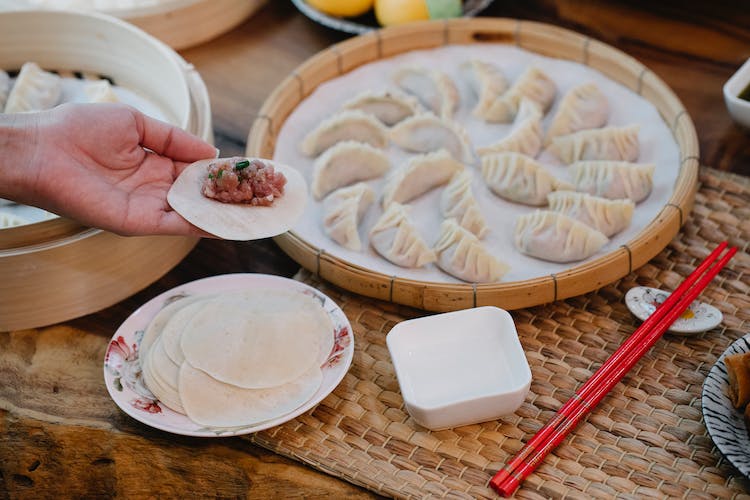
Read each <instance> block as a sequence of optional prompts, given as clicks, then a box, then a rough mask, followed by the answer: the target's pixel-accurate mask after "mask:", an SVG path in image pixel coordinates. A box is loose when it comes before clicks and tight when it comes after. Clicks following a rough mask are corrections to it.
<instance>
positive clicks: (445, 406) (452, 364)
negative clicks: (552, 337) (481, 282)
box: [386, 306, 531, 429]
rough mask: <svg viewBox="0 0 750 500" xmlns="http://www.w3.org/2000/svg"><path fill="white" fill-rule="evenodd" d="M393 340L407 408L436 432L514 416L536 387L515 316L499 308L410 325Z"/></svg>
mask: <svg viewBox="0 0 750 500" xmlns="http://www.w3.org/2000/svg"><path fill="white" fill-rule="evenodd" d="M386 343H387V345H388V351H389V352H390V354H391V359H392V360H393V365H394V367H395V369H396V376H397V377H398V382H399V385H400V386H401V394H402V395H403V398H404V403H405V405H406V409H407V411H408V412H409V414H410V415H411V416H412V417H413V418H414V420H416V421H417V422H418V423H419V424H421V425H423V426H424V427H427V428H429V429H446V428H450V427H457V426H460V425H468V424H473V423H478V422H485V421H487V420H494V419H496V418H498V417H500V416H502V415H507V414H509V413H513V412H514V411H516V409H518V407H519V406H521V403H523V400H524V398H525V397H526V394H527V393H528V390H529V387H530V385H531V369H530V368H529V364H528V362H527V361H526V355H525V353H524V351H523V347H522V346H521V342H520V341H519V340H518V333H517V332H516V326H515V324H514V323H513V318H511V316H510V314H508V312H507V311H505V310H503V309H499V308H497V307H489V306H488V307H478V308H475V309H466V310H463V311H456V312H449V313H444V314H436V315H433V316H426V317H424V318H417V319H412V320H408V321H403V322H401V323H399V324H397V325H396V326H395V327H393V329H392V330H391V331H390V332H389V333H388V335H387V337H386Z"/></svg>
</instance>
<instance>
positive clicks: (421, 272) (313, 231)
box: [273, 44, 679, 283]
mask: <svg viewBox="0 0 750 500" xmlns="http://www.w3.org/2000/svg"><path fill="white" fill-rule="evenodd" d="M471 58H477V59H481V60H484V61H487V62H491V63H493V64H495V65H497V66H498V67H499V68H501V69H502V70H503V72H504V73H505V75H506V77H507V78H508V79H509V81H510V82H511V83H512V82H513V81H514V80H515V79H516V78H518V76H520V74H521V73H522V72H523V70H524V69H526V68H527V67H528V66H529V65H536V66H537V67H539V68H540V69H542V70H543V71H544V72H545V73H547V75H549V76H550V77H551V78H552V79H553V80H554V81H555V83H556V84H557V87H558V93H557V97H556V99H555V102H554V104H553V106H552V108H551V109H550V110H549V112H548V113H547V115H546V116H545V119H544V122H543V125H544V128H545V131H546V129H547V128H548V127H549V124H550V123H551V120H552V118H553V116H554V114H555V112H556V111H557V107H558V106H559V103H560V100H561V98H562V96H563V95H565V93H566V92H567V91H568V90H569V89H571V88H572V87H574V86H576V85H579V84H581V83H585V82H594V83H596V84H597V85H598V86H599V88H600V89H601V90H602V92H603V93H604V94H605V95H606V96H607V97H608V99H609V104H610V118H609V122H608V125H610V126H622V125H630V124H638V125H640V131H639V140H640V148H641V150H640V157H639V160H638V161H639V162H641V163H654V164H655V165H656V172H655V174H654V189H653V191H652V193H651V195H650V196H649V197H648V198H647V199H646V200H644V201H643V202H641V203H639V204H638V205H637V207H636V210H635V214H634V217H633V221H632V223H631V225H630V227H629V228H628V229H626V230H625V231H623V232H621V233H620V234H618V235H616V236H615V237H613V238H612V239H611V240H610V241H609V242H608V243H607V244H606V245H605V246H604V247H603V248H602V249H601V250H600V251H599V252H598V253H597V254H595V255H594V256H592V257H591V258H590V259H594V258H598V257H601V256H602V255H604V254H606V253H608V252H610V251H612V250H615V249H617V248H618V247H619V246H620V245H622V244H624V243H626V242H627V241H629V240H630V239H631V238H633V236H635V235H636V234H637V233H638V232H639V231H641V230H642V229H643V228H644V227H646V226H647V225H648V224H649V223H650V222H651V221H652V220H653V219H654V217H655V216H656V215H657V214H658V212H659V211H660V210H661V208H662V207H663V206H664V205H665V204H666V203H667V201H668V199H669V197H670V196H671V194H672V189H673V186H674V183H675V180H676V179H677V174H678V170H679V147H678V146H677V143H676V142H675V140H674V138H673V136H672V134H671V132H670V130H669V127H668V126H667V124H666V123H664V121H663V120H662V118H661V117H660V115H659V113H658V111H657V110H656V108H655V107H654V106H653V105H652V104H651V103H650V102H648V101H647V100H646V99H644V98H642V97H640V96H639V95H637V94H635V93H634V92H632V91H630V90H629V89H627V88H625V87H623V86H622V85H620V84H618V83H616V82H614V81H612V80H610V79H609V78H607V77H606V76H605V75H603V74H602V73H599V72H598V71H596V70H593V69H591V68H589V67H586V66H583V65H581V64H578V63H574V62H571V61H566V60H561V59H552V58H549V57H545V56H541V55H538V54H535V53H532V52H529V51H526V50H523V49H520V48H518V47H515V46H509V45H504V44H474V45H451V46H446V47H440V48H436V49H431V50H416V51H412V52H407V53H404V54H400V55H398V56H395V57H392V58H389V59H382V60H379V61H376V62H373V63H369V64H367V65H364V66H361V67H359V68H356V69H354V70H353V71H351V72H349V73H347V74H345V75H342V76H341V77H338V78H335V79H333V80H330V81H328V82H325V83H323V84H321V85H320V86H319V87H318V88H317V89H316V90H315V91H314V92H313V93H312V94H311V95H310V96H308V97H307V98H306V99H305V100H304V101H303V102H301V103H300V104H299V106H297V108H296V109H295V110H294V111H293V112H292V113H291V115H290V116H289V118H288V119H287V120H286V121H285V122H284V125H283V127H282V129H281V131H280V133H279V137H278V140H277V143H276V151H275V154H274V158H273V159H274V160H276V161H278V162H281V163H285V164H287V165H290V166H292V167H295V168H297V169H299V170H300V171H301V172H302V174H303V175H304V176H305V178H306V179H307V180H308V182H309V181H310V180H311V179H312V166H313V162H314V160H313V159H310V158H307V157H305V156H304V155H303V154H302V153H301V152H300V149H299V145H300V143H301V142H302V140H303V138H304V137H305V135H306V134H307V133H308V132H309V131H310V130H312V129H313V128H314V127H315V126H316V125H317V124H318V123H319V122H320V121H321V120H323V119H325V118H327V117H328V116H330V115H332V114H333V113H334V112H336V111H338V110H339V108H340V106H341V104H342V103H343V102H344V101H346V100H348V99H349V98H351V97H353V96H355V95H357V94H359V93H360V92H362V91H365V90H384V89H395V88H396V87H395V85H394V84H393V83H392V82H391V80H390V76H391V74H392V73H393V71H394V70H395V69H396V68H397V67H399V66H401V65H404V64H416V65H421V66H425V67H430V68H434V69H438V70H441V71H444V72H445V73H447V74H448V75H449V76H450V77H452V78H453V80H454V81H455V82H456V84H457V86H458V88H459V91H460V94H461V103H460V107H459V109H458V111H457V113H456V115H455V120H456V121H457V122H459V123H460V124H462V125H463V126H464V127H465V128H466V130H467V132H468V133H469V136H470V137H471V140H472V145H473V147H474V148H475V149H476V148H477V147H481V146H486V145H489V144H491V143H494V142H496V141H497V140H498V139H500V138H502V137H503V136H505V135H507V133H508V132H509V130H510V125H505V124H487V123H485V122H483V121H482V120H479V119H477V118H474V117H473V116H472V115H471V110H472V108H473V106H474V104H475V101H474V100H473V99H472V97H471V93H470V91H469V88H468V84H467V83H466V81H465V79H464V78H463V77H462V74H461V70H460V66H461V63H463V62H464V61H466V60H468V59H471ZM388 154H389V157H390V158H391V159H392V163H393V166H392V168H393V169H396V168H399V167H400V166H401V165H403V164H404V162H405V161H406V160H408V158H409V157H410V156H413V155H411V154H409V153H406V152H404V151H401V150H400V149H399V148H398V147H396V146H395V145H391V146H390V148H389V149H388ZM537 159H538V160H539V161H541V162H542V163H543V164H545V165H546V166H547V167H548V170H549V171H550V172H551V173H552V174H553V175H555V176H557V177H558V178H560V179H565V180H568V179H569V177H568V171H567V168H566V167H565V166H563V165H562V164H561V163H560V162H559V161H558V160H557V159H556V158H555V157H554V156H552V155H551V154H549V153H547V152H542V154H541V155H540V156H539V157H538V158H537ZM468 168H469V169H470V170H472V171H473V174H474V182H473V189H474V193H475V195H476V196H477V198H478V200H479V203H480V206H481V208H482V212H483V213H484V215H485V217H486V218H487V220H488V221H489V224H490V228H491V229H490V232H489V234H488V235H487V236H486V237H485V239H484V240H483V241H484V244H485V245H487V246H488V248H489V249H490V250H491V251H492V252H493V253H494V254H495V255H496V256H498V257H499V258H500V259H501V260H503V261H504V262H506V263H507V264H508V265H510V266H511V270H510V271H509V272H508V274H506V275H505V277H504V278H503V280H502V281H503V282H507V281H517V280H526V279H531V278H536V277H541V276H546V275H549V274H550V273H557V272H560V271H563V270H565V269H569V268H571V267H573V266H576V265H579V264H581V263H583V262H585V261H579V262H573V263H567V264H557V263H552V262H546V261H543V260H539V259H535V258H532V257H528V256H525V255H523V254H521V253H520V252H518V251H517V250H516V249H515V247H514V245H513V240H512V235H513V228H514V226H515V221H516V218H517V217H518V216H519V215H521V214H525V213H529V212H531V211H533V210H535V208H534V207H529V206H525V205H520V204H516V203H512V202H508V201H505V200H503V199H501V198H499V197H497V196H495V195H494V194H493V193H492V192H491V191H490V190H489V189H488V188H487V187H486V186H485V184H484V182H483V180H482V178H481V175H480V171H479V169H478V166H477V165H470V166H468ZM383 184H384V180H383V179H379V180H375V181H370V185H371V186H372V187H373V188H374V189H375V192H376V193H378V195H379V194H380V193H381V192H382V187H383ZM440 192H441V189H435V190H433V191H432V192H430V193H427V194H426V195H424V196H422V197H420V198H418V199H416V200H414V201H413V202H412V203H411V205H412V207H413V209H412V211H411V217H412V219H413V220H414V221H415V222H416V223H417V224H418V227H419V228H420V231H421V234H422V236H423V237H424V238H425V239H426V241H427V242H428V243H429V244H433V243H434V242H435V241H436V240H437V238H438V235H439V227H440V223H441V221H442V218H441V215H440V210H439V199H440ZM381 213H382V208H381V206H380V200H379V199H378V200H377V201H376V203H374V204H373V205H372V206H371V207H370V208H369V209H368V211H367V213H366V214H365V216H364V218H363V220H362V223H361V224H360V237H361V238H362V242H363V247H364V250H363V251H362V252H353V251H350V250H347V249H346V248H343V247H341V246H340V245H338V244H336V243H335V242H334V241H332V240H331V239H329V238H328V237H327V236H326V234H325V233H324V232H323V226H322V203H320V202H316V201H315V200H311V201H310V204H309V205H308V208H307V210H306V212H305V214H304V216H303V217H302V219H301V220H300V222H299V223H298V224H297V225H296V227H294V229H293V231H294V232H295V233H296V234H297V235H298V236H300V237H301V238H303V239H304V240H305V241H307V242H308V243H310V244H312V245H314V246H316V247H318V248H321V249H324V250H325V251H326V253H329V254H331V255H334V256H336V257H338V258H341V259H344V260H346V261H348V262H351V263H352V264H356V265H359V266H363V267H365V268H368V269H371V270H373V271H377V272H381V273H383V274H386V275H388V276H397V277H402V278H410V279H416V280H422V281H431V282H441V283H456V282H460V280H458V279H456V278H453V277H451V276H450V275H447V274H445V273H444V272H442V271H441V270H440V269H439V268H437V266H435V265H434V264H430V265H428V266H425V267H424V268H420V269H406V268H402V267H399V266H396V265H394V264H391V263H390V262H388V261H387V260H385V259H383V258H382V257H380V256H379V255H378V254H377V253H376V252H375V251H374V250H373V249H372V248H371V247H370V246H369V244H368V241H367V233H368V232H369V230H370V228H371V227H372V226H373V225H374V223H375V221H376V220H377V218H378V217H379V216H380V214H381Z"/></svg>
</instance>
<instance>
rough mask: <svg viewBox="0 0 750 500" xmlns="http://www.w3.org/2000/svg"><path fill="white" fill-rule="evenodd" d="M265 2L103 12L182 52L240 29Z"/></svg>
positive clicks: (170, 0) (198, 1) (220, 1)
mask: <svg viewBox="0 0 750 500" xmlns="http://www.w3.org/2000/svg"><path fill="white" fill-rule="evenodd" d="M265 3H266V0H162V1H160V2H158V3H157V4H156V5H152V6H147V7H141V8H130V9H110V10H104V11H103V12H104V13H107V14H111V15H114V16H117V17H120V18H121V19H125V20H126V21H128V22H130V23H133V24H135V25H136V26H138V27H139V28H141V29H143V30H144V31H146V32H148V33H150V34H152V35H154V36H155V37H157V38H158V39H159V40H161V41H163V42H164V43H166V44H167V45H169V46H170V47H172V48H174V49H176V50H179V49H186V48H188V47H192V46H194V45H198V44H201V43H204V42H207V41H209V40H212V39H213V38H216V37H217V36H219V35H221V34H223V33H226V32H227V31H229V30H231V29H233V28H235V27H236V26H239V25H240V24H242V22H244V21H245V19H247V18H248V17H250V16H251V15H253V14H254V13H255V12H256V11H257V10H258V9H260V8H261V7H262V6H263V5H264V4H265Z"/></svg>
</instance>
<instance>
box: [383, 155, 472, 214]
mask: <svg viewBox="0 0 750 500" xmlns="http://www.w3.org/2000/svg"><path fill="white" fill-rule="evenodd" d="M463 168H464V167H463V165H461V163H459V162H458V161H456V159H455V158H453V156H451V155H450V153H448V151H446V150H445V149H441V150H439V151H436V152H434V153H429V154H425V155H419V156H415V157H413V158H411V159H410V160H409V161H408V163H407V164H406V165H404V166H403V167H401V168H400V169H398V170H397V171H396V172H394V173H393V175H392V176H391V177H390V178H389V179H388V180H387V181H386V184H385V187H384V188H383V207H384V208H386V207H388V205H390V204H391V203H393V202H394V201H395V202H397V203H402V204H403V203H406V202H408V201H411V200H413V199H414V198H416V197H418V196H421V195H422V194H424V193H426V192H427V191H430V190H431V189H434V188H436V187H438V186H442V185H443V184H445V183H447V182H448V181H449V180H450V179H451V177H453V175H454V174H456V173H457V172H460V171H461V170H463Z"/></svg>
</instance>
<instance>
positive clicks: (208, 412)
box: [140, 289, 334, 428]
mask: <svg viewBox="0 0 750 500" xmlns="http://www.w3.org/2000/svg"><path fill="white" fill-rule="evenodd" d="M333 344H334V334H333V323H332V321H331V318H330V316H329V315H328V313H327V312H326V311H325V310H324V309H323V307H322V305H321V304H320V301H319V300H318V299H316V298H315V297H312V296H311V295H307V294H304V293H301V292H290V291H286V290H276V289H257V290H251V291H240V292H224V293H219V294H214V295H196V296H188V297H184V298H180V299H179V300H177V301H174V302H172V303H170V304H169V305H167V306H166V307H164V308H163V309H162V310H161V311H160V312H159V313H158V314H157V315H156V316H155V317H154V319H153V320H152V321H151V322H150V324H149V325H148V328H147V329H146V331H145V333H144V337H143V340H142V342H141V354H140V356H141V363H142V370H143V379H144V382H145V384H146V386H147V387H148V389H149V390H150V391H151V392H152V393H153V394H154V395H155V396H156V398H157V399H158V400H159V401H160V402H162V403H163V404H164V405H166V406H167V407H169V408H171V409H172V410H174V411H176V412H179V413H182V414H184V415H187V417H188V418H190V419H191V420H192V421H194V422H195V423H197V424H199V425H203V426H206V427H218V428H226V427H241V426H252V425H257V424H259V423H261V422H265V421H269V420H273V419H276V418H279V417H282V416H284V415H286V414H289V413H291V412H293V411H294V410H296V409H297V408H299V407H300V406H302V405H303V404H305V403H306V402H307V401H309V400H310V399H311V398H312V397H313V395H314V394H315V393H316V392H317V390H318V388H319V387H320V385H321V383H322V380H323V374H322V371H321V366H322V365H323V364H324V363H325V362H326V360H327V359H328V356H329V355H330V353H331V351H332V349H333Z"/></svg>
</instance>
